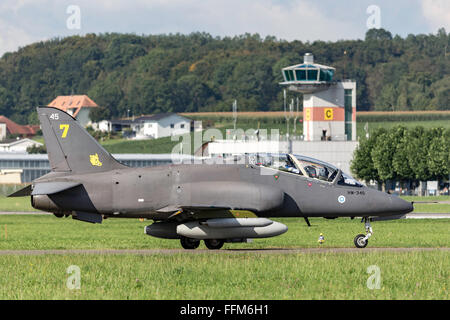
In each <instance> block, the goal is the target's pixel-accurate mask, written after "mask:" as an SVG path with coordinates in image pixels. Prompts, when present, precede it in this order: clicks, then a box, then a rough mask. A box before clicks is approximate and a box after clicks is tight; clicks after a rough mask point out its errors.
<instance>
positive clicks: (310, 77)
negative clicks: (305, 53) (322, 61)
mask: <svg viewBox="0 0 450 320" xmlns="http://www.w3.org/2000/svg"><path fill="white" fill-rule="evenodd" d="M308 81H317V70H315V69H313V70H308Z"/></svg>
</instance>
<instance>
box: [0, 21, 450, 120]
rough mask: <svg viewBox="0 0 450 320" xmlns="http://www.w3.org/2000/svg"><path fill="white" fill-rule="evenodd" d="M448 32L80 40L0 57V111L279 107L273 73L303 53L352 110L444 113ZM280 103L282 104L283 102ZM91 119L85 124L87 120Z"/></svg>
mask: <svg viewBox="0 0 450 320" xmlns="http://www.w3.org/2000/svg"><path fill="white" fill-rule="evenodd" d="M449 43H450V34H447V32H446V31H445V30H444V29H440V30H439V31H438V33H437V34H429V35H424V34H420V35H408V36H407V37H406V38H402V37H400V36H394V37H393V36H392V35H391V33H390V32H388V31H386V30H383V29H371V30H369V31H368V32H367V34H366V38H365V40H341V41H337V42H324V41H314V42H302V41H298V40H295V41H290V42H288V41H284V40H279V39H276V38H275V37H266V38H264V39H263V38H261V37H260V36H259V35H258V34H253V35H251V34H245V35H242V36H236V37H232V38H231V37H224V38H220V37H212V36H211V35H209V34H206V33H193V34H189V35H182V34H175V35H148V36H138V35H133V34H100V35H96V34H88V35H86V36H83V37H80V36H73V37H67V38H63V39H59V38H57V39H52V40H49V41H45V42H38V43H35V44H32V45H29V46H26V47H24V48H21V49H19V50H18V51H17V52H14V53H6V54H4V55H3V57H2V58H1V59H0V114H2V115H6V116H8V117H10V118H11V119H12V120H14V121H16V122H18V123H37V118H36V114H35V112H34V111H35V109H34V108H35V106H37V105H47V104H48V103H49V102H50V101H52V100H53V99H54V98H55V97H56V96H58V95H70V94H88V95H89V96H90V97H91V98H92V99H93V100H94V101H96V102H97V103H98V104H99V105H100V106H102V107H103V109H100V110H98V111H96V113H95V114H94V117H95V119H97V120H98V119H101V118H108V117H122V116H125V115H126V114H127V111H128V110H130V111H131V112H132V114H134V115H140V114H150V113H157V112H167V111H172V112H195V111H223V110H226V111H229V110H230V109H231V104H232V102H233V101H234V99H237V100H238V102H239V110H242V111H245V110H251V111H255V110H260V111H267V110H281V109H282V90H281V87H280V85H279V82H281V81H282V80H283V78H282V74H281V69H282V68H283V67H285V66H289V65H292V64H297V63H301V62H303V55H304V54H305V53H306V52H312V53H313V54H314V56H315V60H316V61H317V62H318V63H321V64H325V65H330V66H334V67H336V69H337V71H336V75H335V79H336V80H339V79H354V80H356V81H357V90H358V92H357V107H358V109H359V110H369V109H374V110H410V109H417V110H425V109H449V108H450V105H449V101H450V63H449V61H450V54H449V53H448V52H447V51H450V49H449ZM289 98H290V97H289ZM95 119H94V120H95Z"/></svg>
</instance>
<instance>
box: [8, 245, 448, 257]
mask: <svg viewBox="0 0 450 320" xmlns="http://www.w3.org/2000/svg"><path fill="white" fill-rule="evenodd" d="M411 251H449V252H450V248H447V247H446V248H365V249H358V248H293V249H288V248H286V249H283V248H271V249H222V250H208V249H198V250H184V249H106V250H92V249H88V250H82V249H69V250H0V256H2V255H46V254H53V255H73V254H83V255H89V254H91V255H110V254H116V255H118V254H134V255H154V254H166V255H170V254H179V253H184V254H202V253H203V254H204V253H215V254H242V253H255V254H314V253H368V252H411Z"/></svg>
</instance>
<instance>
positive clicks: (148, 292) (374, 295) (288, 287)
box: [0, 215, 450, 300]
mask: <svg viewBox="0 0 450 320" xmlns="http://www.w3.org/2000/svg"><path fill="white" fill-rule="evenodd" d="M279 221H281V222H283V223H286V224H287V225H288V227H289V231H288V232H287V233H285V234H284V235H282V236H280V237H275V238H270V239H260V240H255V241H254V242H253V243H249V244H226V245H225V247H224V249H225V250H226V249H227V248H228V249H230V248H233V249H234V248H246V249H256V248H280V247H282V248H289V247H296V248H298V247H312V248H317V247H319V245H318V244H317V238H318V235H319V233H320V232H322V233H324V234H325V239H326V241H325V244H324V245H323V247H325V248H327V247H352V246H353V243H352V240H353V237H354V236H355V235H356V234H357V233H360V232H361V231H362V230H363V224H361V223H359V221H355V220H353V221H352V220H350V219H338V220H333V221H328V220H325V219H311V223H312V225H313V226H312V227H310V228H308V227H307V226H306V225H305V223H304V221H303V220H302V219H280V220H279ZM449 222H450V221H449V220H448V219H445V220H441V219H439V220H402V221H386V222H377V223H373V226H374V231H375V234H374V235H373V237H372V238H371V240H370V243H369V247H385V246H386V247H448V246H449V243H450V234H449V233H448V225H449ZM148 223H149V222H148V221H145V222H140V221H139V220H137V219H132V220H128V219H116V220H115V219H108V220H106V221H104V223H103V224H102V225H92V224H87V223H83V222H79V221H74V220H72V219H69V218H68V219H58V218H55V217H53V216H37V215H34V216H33V215H25V216H23V215H13V216H0V225H1V232H0V250H6V249H8V250H18V249H22V250H24V249H94V248H96V249H113V248H115V249H121V248H122V249H123V248H133V249H138V248H179V243H178V241H176V240H174V241H171V240H160V239H155V238H152V237H149V236H146V235H144V233H143V227H144V226H145V225H147V224H148ZM5 225H6V226H7V231H8V237H7V238H5V233H4V231H5V230H4V226H5ZM201 248H205V247H204V245H203V244H202V245H201ZM224 249H223V250H224ZM363 250H364V249H362V251H358V252H356V253H355V252H352V253H330V252H324V253H300V254H261V253H257V251H256V253H236V252H230V253H221V254H216V253H209V252H204V253H199V254H195V255H193V254H189V253H174V254H152V255H137V254H136V255H134V254H124V255H118V254H108V255H89V254H65V255H51V254H49V255H40V256H34V255H31V256H29V255H3V256H0V275H1V276H0V299H237V300H240V299H448V298H449V294H448V287H449V274H448V270H450V259H449V253H448V251H426V252H425V251H414V252H364V251H363ZM71 265H76V266H78V267H79V268H80V275H81V289H80V290H69V289H68V288H67V287H66V281H67V279H68V277H69V274H67V272H66V270H67V268H68V267H69V266H71ZM370 266H377V267H378V268H379V271H380V277H381V278H380V279H381V286H380V289H374V290H371V289H368V287H367V281H368V278H369V277H370V276H371V275H372V274H371V273H368V271H367V270H368V268H369V267H370Z"/></svg>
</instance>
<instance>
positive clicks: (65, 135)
mask: <svg viewBox="0 0 450 320" xmlns="http://www.w3.org/2000/svg"><path fill="white" fill-rule="evenodd" d="M59 129H61V130H62V131H63V132H62V135H61V138H63V139H64V138H65V137H67V132H68V131H69V125H68V124H60V125H59Z"/></svg>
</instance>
